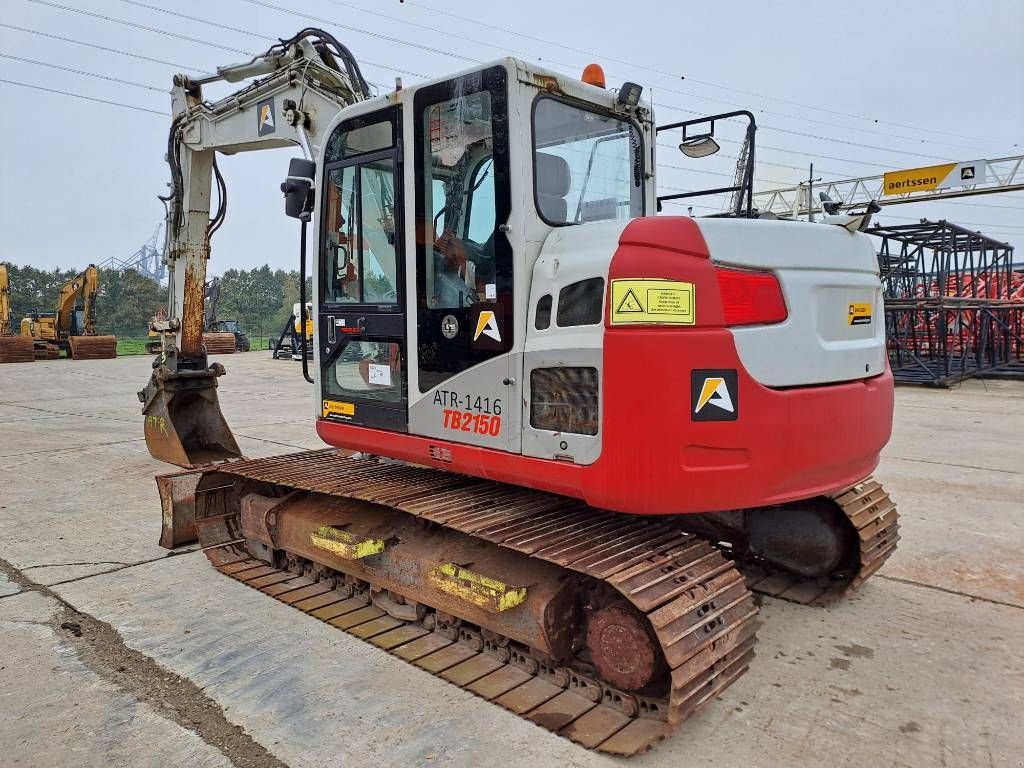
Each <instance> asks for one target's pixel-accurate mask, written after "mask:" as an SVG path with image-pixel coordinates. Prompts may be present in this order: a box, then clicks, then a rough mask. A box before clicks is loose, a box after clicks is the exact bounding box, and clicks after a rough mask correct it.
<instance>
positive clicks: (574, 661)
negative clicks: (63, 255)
mask: <svg viewBox="0 0 1024 768" xmlns="http://www.w3.org/2000/svg"><path fill="white" fill-rule="evenodd" d="M217 81H225V82H228V83H237V82H242V81H247V82H246V84H245V85H244V86H243V87H241V89H240V90H238V91H237V92H236V93H233V94H231V95H230V96H228V97H225V98H223V99H220V100H217V101H207V100H206V99H205V98H204V95H203V87H204V86H205V85H206V84H208V83H212V82H217ZM172 113H173V118H172V122H171V127H170V132H169V136H168V145H167V158H168V161H169V164H170V172H171V178H172V185H171V193H170V197H169V199H168V201H167V202H168V226H167V232H168V238H169V239H168V247H167V250H166V253H167V254H168V267H169V269H170V273H171V285H172V302H171V312H170V315H169V319H168V320H166V321H163V322H162V323H161V324H160V326H161V327H160V328H159V329H158V330H161V331H162V332H166V333H168V334H173V342H174V343H172V344H169V345H168V346H167V348H166V349H165V350H164V351H163V353H162V354H161V356H160V358H158V359H157V360H155V361H154V368H153V372H152V375H151V378H150V381H149V382H148V384H147V385H146V387H145V388H144V389H143V390H142V391H141V392H140V393H139V398H140V401H141V402H142V405H143V414H144V430H145V436H146V442H147V446H148V448H149V451H150V453H151V455H152V456H153V457H155V458H157V459H160V460H163V461H166V462H169V463H172V464H176V465H178V466H179V467H182V468H185V469H186V471H185V472H176V473H174V474H169V475H163V476H161V477H158V478H157V483H158V487H159V489H160V492H161V501H162V505H163V511H164V520H165V528H166V527H167V526H169V525H170V526H172V527H173V526H180V527H182V528H184V527H186V526H190V527H193V528H194V531H195V534H196V535H197V536H198V540H199V542H200V544H201V546H202V548H203V550H204V552H205V553H206V556H207V557H208V559H209V560H210V562H211V564H212V565H213V566H214V568H215V569H216V571H217V572H219V573H220V574H221V575H222V576H228V577H230V578H232V579H234V580H236V581H238V582H240V583H242V584H244V585H246V586H248V587H251V588H253V589H257V590H259V591H261V592H263V593H264V594H265V595H267V596H270V597H273V598H276V599H277V600H279V601H282V602H284V603H285V604H288V605H290V606H292V607H294V608H296V609H297V610H298V611H300V612H302V613H305V614H307V615H308V616H311V617H313V618H315V619H319V620H321V621H324V622H326V623H328V624H330V625H331V626H333V627H336V628H338V629H340V630H342V631H345V632H347V633H349V634H350V635H352V636H353V637H355V638H359V639H361V640H364V641H366V642H368V643H371V644H372V645H374V646H376V647H378V648H380V649H382V650H384V651H386V652H388V653H390V654H393V655H394V656H396V657H398V658H399V659H402V660H404V661H407V662H408V663H410V664H411V665H414V666H416V667H417V668H419V669H420V670H423V671H426V672H428V673H430V674H433V675H436V676H438V677H440V678H442V679H444V680H446V681H448V682H450V683H452V684H455V685H458V686H460V687H462V688H464V689H465V690H468V691H470V692H472V693H475V694H477V695H478V696H479V697H481V698H482V699H484V700H487V701H490V702H494V703H495V704H497V705H499V706H502V707H504V708H505V709H507V710H509V711H511V712H512V713H515V714H516V715H519V716H521V717H523V718H526V719H529V720H531V721H533V722H534V723H536V724H538V725H540V726H542V727H544V728H546V729H548V730H550V731H552V732H554V733H556V734H558V735H560V736H563V737H565V738H568V739H571V740H573V741H575V742H577V743H578V744H580V745H582V746H583V747H585V748H591V749H596V750H599V751H602V752H606V753H611V754H617V755H633V754H636V753H639V752H642V751H644V750H646V749H648V748H650V747H651V746H652V745H654V744H655V743H657V742H658V741H659V740H661V739H664V738H665V737H666V736H668V735H669V734H670V733H671V732H672V731H673V729H674V728H675V727H676V726H678V725H679V723H681V722H682V721H683V720H685V719H686V718H688V717H690V716H691V715H692V714H693V713H695V712H697V711H699V710H700V709H701V708H702V707H704V706H705V705H707V704H708V703H709V702H711V701H713V700H714V698H715V697H716V696H717V695H718V694H719V693H720V692H722V691H723V690H724V689H725V688H726V687H727V686H729V685H730V684H731V683H733V682H734V681H735V680H737V679H738V678H739V677H740V676H741V675H742V674H743V673H744V672H745V671H746V669H747V668H748V666H749V664H750V663H751V660H752V658H753V655H754V645H755V632H756V627H757V613H758V608H757V603H756V602H755V598H754V595H755V593H760V594H764V595H772V596H776V597H779V598H782V599H786V600H791V601H794V602H797V603H801V604H807V605H821V604H828V603H832V602H834V601H836V600H841V599H843V598H844V597H845V596H846V595H848V594H849V593H851V592H852V591H854V590H856V589H857V588H858V587H860V586H861V584H863V583H864V581H865V580H866V579H867V578H868V577H869V576H870V575H871V574H872V573H874V572H875V571H877V570H878V568H879V567H880V566H881V565H882V564H883V563H884V562H885V561H886V559H887V558H888V557H889V555H890V554H891V553H892V552H893V550H894V549H895V547H896V545H897V541H898V539H899V524H898V519H897V511H896V507H895V504H894V503H893V501H892V500H891V499H890V497H889V495H888V494H887V493H886V491H885V490H884V489H883V488H882V486H881V485H880V484H879V483H878V482H877V481H875V480H873V479H872V478H871V473H872V471H873V470H874V468H875V467H876V465H877V463H878V460H879V452H880V450H881V449H882V447H883V446H884V445H885V444H886V442H887V441H888V439H889V436H890V431H891V425H892V413H893V379H892V375H891V372H890V371H889V368H888V363H887V360H886V354H885V336H884V329H883V322H882V317H881V315H882V312H881V308H882V305H881V301H882V295H881V289H880V283H879V277H878V272H877V264H876V259H875V254H874V249H873V247H872V245H871V242H870V241H869V239H868V237H867V236H865V235H863V234H861V232H860V231H859V230H861V229H863V228H864V227H865V226H866V223H867V221H868V220H869V219H870V215H871V214H870V212H867V211H865V212H863V213H861V214H851V215H847V216H834V217H826V218H825V219H824V220H821V221H819V222H816V223H808V222H797V221H785V220H777V219H774V218H770V219H769V218H765V217H761V216H759V215H758V214H757V212H756V211H754V210H752V208H751V203H750V196H751V192H752V182H753V154H754V146H753V142H752V141H751V142H749V146H748V148H747V154H748V160H747V165H746V168H745V170H744V171H743V173H742V174H740V175H739V183H738V184H737V185H735V187H736V188H738V189H739V190H740V191H741V193H742V194H740V195H739V202H738V203H737V205H736V207H735V209H730V211H728V212H726V213H727V215H723V216H712V217H702V218H692V217H689V216H669V215H658V212H659V210H660V208H661V207H662V204H663V203H666V202H670V201H671V200H672V199H673V198H675V197H680V196H682V195H662V196H660V197H659V195H658V191H657V187H656V175H655V160H656V156H655V151H656V146H658V142H657V140H656V138H657V137H658V135H659V134H661V135H663V136H664V135H667V136H675V137H678V138H679V139H680V140H681V141H680V149H681V151H682V152H683V154H685V155H687V156H688V157H700V156H702V155H706V154H709V153H710V152H712V151H714V148H715V146H717V141H716V139H715V130H716V125H718V126H720V125H721V124H722V123H723V121H725V120H733V119H739V120H742V119H747V120H749V123H750V128H749V134H750V135H751V136H752V135H753V128H754V125H753V115H750V113H742V114H740V113H733V114H730V115H720V116H715V117H712V118H707V119H704V120H703V121H687V122H686V123H674V124H669V125H663V126H657V125H656V124H655V121H654V114H653V111H652V109H651V105H650V104H649V103H646V102H645V101H644V100H643V89H642V87H641V86H640V85H638V84H635V83H631V82H626V83H623V84H622V85H621V86H620V87H619V88H617V89H615V88H608V87H606V83H605V81H604V75H603V72H602V71H601V69H600V68H599V67H597V66H594V65H591V66H589V67H588V68H587V70H585V72H584V75H583V78H582V79H577V78H576V77H569V76H566V75H563V74H559V73H556V72H552V71H548V70H546V69H543V68H541V67H538V66H536V65H534V64H533V63H526V62H523V61H519V60H516V59H512V58H507V59H502V60H499V61H496V62H493V63H489V64H486V65H481V66H475V67H472V68H469V69H466V70H464V71H462V72H458V73H456V74H453V75H450V76H446V77H441V78H437V79H433V80H429V81H426V82H423V83H419V84H417V85H415V86H412V87H404V86H403V85H402V83H401V81H396V83H395V87H394V89H393V90H388V92H386V93H383V94H380V95H374V94H373V93H372V92H371V90H370V88H369V86H368V84H367V82H366V81H365V79H364V78H363V75H362V74H361V72H360V69H359V66H358V63H357V62H356V60H355V59H354V57H353V56H352V54H351V52H350V51H349V50H348V49H347V48H346V47H345V46H344V45H343V44H341V43H340V42H339V41H338V40H337V39H335V38H334V37H333V36H332V35H330V34H329V33H328V32H325V31H323V30H319V29H313V28H309V29H304V30H302V31H300V32H299V33H298V34H296V35H295V36H293V37H291V38H287V39H282V40H281V41H280V43H279V44H276V45H274V46H272V47H271V48H270V49H269V50H268V51H266V53H264V54H262V55H259V56H256V57H254V58H253V59H252V60H250V61H248V62H245V63H243V64H238V65H232V66H228V67H222V68H219V69H218V70H217V73H216V74H213V75H210V76H208V77H203V78H196V79H194V78H191V77H189V76H186V75H178V76H176V77H175V79H174V87H173V90H172ZM283 146H297V147H299V148H300V149H301V153H302V156H301V157H296V158H294V159H292V160H291V161H290V164H289V169H288V174H287V177H286V179H285V181H284V183H283V184H282V187H281V188H282V191H283V193H284V200H285V212H286V214H287V215H289V216H291V217H292V218H295V219H297V220H298V222H299V227H298V229H299V231H300V242H299V276H300V277H299V281H300V315H302V316H303V317H301V318H300V323H301V324H304V323H305V304H306V296H305V280H304V275H305V274H306V260H307V242H306V241H307V227H308V225H309V223H310V222H312V223H313V229H314V231H315V236H314V242H315V246H314V251H313V253H314V257H313V267H312V279H313V296H312V297H311V300H312V304H313V315H314V318H315V332H314V343H313V359H312V360H311V361H309V362H308V363H307V361H305V360H303V374H304V376H306V378H307V380H309V381H310V382H311V383H312V384H313V388H314V390H315V399H313V402H314V403H315V410H314V412H313V413H312V414H311V416H312V417H313V418H314V420H315V429H316V432H317V434H318V435H319V436H320V438H321V439H322V440H323V441H324V443H326V444H327V446H328V447H327V448H324V449H318V450H311V451H302V452H299V453H293V454H288V455H283V456H276V457H270V458H257V459H246V458H244V457H243V456H242V455H241V451H240V450H239V447H238V445H237V443H236V442H235V439H234V437H233V435H232V433H231V430H230V428H229V427H228V425H227V422H226V421H225V419H224V417H223V415H222V413H221V411H220V406H219V402H218V397H217V385H218V380H219V379H220V377H222V376H223V375H224V374H225V372H226V371H225V369H224V366H223V365H221V364H220V363H213V364H209V362H208V360H207V357H206V351H205V349H204V347H203V345H202V309H203V305H202V295H203V293H202V287H203V282H204V279H205V267H206V262H207V259H208V258H209V256H210V235H211V234H212V233H213V232H214V231H216V227H217V226H218V225H219V222H220V221H221V220H222V217H223V211H224V206H225V205H226V186H225V185H224V183H223V181H222V179H221V175H220V173H219V171H218V169H217V163H216V153H218V152H221V153H228V154H230V153H235V152H244V151H252V150H259V149H264V148H275V147H283ZM214 182H215V183H216V185H217V189H218V196H219V199H220V203H219V204H218V206H217V209H216V212H215V213H214V215H213V216H210V210H209V209H210V199H211V195H210V187H211V184H212V183H214ZM723 191H725V192H728V191H735V190H734V189H733V188H725V189H724V190H723V189H716V190H712V191H711V192H715V193H721V192H723ZM683 194H689V193H683ZM172 533H177V531H172ZM170 538H175V537H173V536H172V537H170ZM179 540H180V539H179ZM210 588H211V589H212V590H214V591H215V592H216V593H217V595H218V598H217V599H221V600H225V601H227V600H230V599H232V598H231V595H232V594H233V593H231V592H229V591H224V590H222V589H221V588H220V586H219V582H217V581H215V580H211V583H210ZM865 599H869V600H870V595H866V597H865ZM296 663H301V662H296Z"/></svg>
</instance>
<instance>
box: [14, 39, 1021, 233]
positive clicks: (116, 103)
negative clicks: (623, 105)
mask: <svg viewBox="0 0 1024 768" xmlns="http://www.w3.org/2000/svg"><path fill="white" fill-rule="evenodd" d="M0 55H4V54H0ZM7 58H18V57H7ZM61 69H64V68H63V67H61ZM78 74H85V75H90V76H98V77H103V76H102V75H96V74H95V73H92V72H78ZM0 83H4V84H7V85H16V86H20V87H22V88H28V89H31V90H35V91H43V92H46V93H53V94H58V95H60V96H69V97H71V98H75V99H82V100H84V101H91V102H95V103H98V104H106V105H109V106H114V107H122V108H124V109H132V110H135V111H137V112H147V113H149V114H153V115H160V116H161V117H169V116H170V115H169V114H168V113H167V112H160V111H159V110H155V109H149V108H147V107H140V106H138V105H136V104H125V103H124V102H120V101H111V100H109V99H100V98H96V97H95V96H86V95H85V94H82V93H74V92H72V91H62V90H58V89H56V88H45V87H43V86H41V85H35V84H33V83H23V82H19V81H17V80H7V79H3V78H0ZM143 87H147V86H143ZM669 167H677V166H669ZM683 170H697V169H683ZM698 172H704V173H712V172H710V171H698ZM715 175H719V174H717V173H715ZM721 175H728V174H721ZM772 183H780V182H772ZM660 186H661V187H662V188H664V189H671V190H678V191H682V192H691V191H694V190H688V189H683V188H681V187H674V186H669V185H660ZM665 202H666V203H668V204H670V205H687V207H692V208H701V209H704V210H711V211H718V210H720V209H718V208H715V207H714V206H709V205H699V204H695V203H684V202H683V201H681V200H666V201H665ZM986 207H995V206H986ZM1002 207H1006V206H1002ZM879 215H881V216H889V217H890V218H894V219H901V220H905V221H918V220H919V217H918V218H915V217H913V216H897V215H894V214H890V213H888V212H885V213H881V214H879ZM958 223H959V224H961V225H964V226H972V227H983V228H992V227H995V228H996V229H986V231H987V232H989V233H990V234H1000V235H1011V236H1012V235H1021V234H1024V232H1016V231H1015V232H1005V231H1003V230H1002V229H999V228H1002V227H1005V228H1012V229H1021V230H1024V226H1019V225H1014V224H995V223H991V222H990V223H983V222H977V221H960V222H958Z"/></svg>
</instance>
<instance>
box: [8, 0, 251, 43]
mask: <svg viewBox="0 0 1024 768" xmlns="http://www.w3.org/2000/svg"><path fill="white" fill-rule="evenodd" d="M28 2H30V3H35V4H36V5H45V6H47V7H49V8H56V9H57V10H60V11H67V12H69V13H77V14H80V15H82V16H89V17H90V18H94V19H100V20H102V21H109V22H111V23H113V24H122V25H124V26H126V27H133V28H134V29H141V30H144V31H146V32H154V33H156V34H158V35H165V36H167V37H173V38H176V39H178V40H184V41H186V42H189V43H199V44H200V45H208V46H210V47H211V48H218V49H220V50H222V51H228V52H229V53H240V54H243V55H245V56H251V55H252V53H251V52H250V51H243V50H242V49H241V48H232V47H231V46H228V45H221V44H220V43H211V42H210V41H209V40H200V39H199V38H197V37H189V36H188V35H182V34H179V33H178V32H171V31H169V30H166V29H157V28H156V27H147V26H146V25H145V24H137V23H136V22H134V21H127V20H126V19H118V18H115V17H113V16H104V15H103V14H102V13H93V12H92V11H85V10H82V9H81V8H71V7H69V6H67V5H60V4H59V3H51V2H49V0H28Z"/></svg>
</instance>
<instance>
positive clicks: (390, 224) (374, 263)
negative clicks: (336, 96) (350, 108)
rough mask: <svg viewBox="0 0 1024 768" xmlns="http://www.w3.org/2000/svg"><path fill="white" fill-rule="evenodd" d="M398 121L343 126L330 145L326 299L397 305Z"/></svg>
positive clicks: (325, 228) (391, 118)
mask: <svg viewBox="0 0 1024 768" xmlns="http://www.w3.org/2000/svg"><path fill="white" fill-rule="evenodd" d="M394 126H395V119H394V116H393V115H392V114H390V113H389V117H388V118H387V119H384V120H382V119H381V117H380V115H379V114H378V115H374V116H373V117H372V118H368V117H364V118H355V119H353V120H349V121H346V122H344V123H342V124H341V125H340V126H339V127H338V129H336V130H335V131H334V133H333V134H332V135H331V137H330V139H329V140H328V143H327V150H326V156H327V161H328V167H327V168H326V169H325V170H326V173H325V177H326V178H325V183H324V197H323V200H324V204H323V242H322V248H323V251H322V252H323V261H322V264H323V266H322V269H323V272H322V273H321V285H322V290H321V294H322V300H323V302H324V303H326V304H375V305H378V306H381V305H397V304H398V303H399V296H398V286H399V282H400V276H399V268H398V263H399V259H398V248H399V245H400V244H399V243H398V234H397V232H396V225H395V215H396V198H395V177H396V175H397V171H396V158H395V152H394V149H393V148H392V143H393V140H394V138H395V128H394Z"/></svg>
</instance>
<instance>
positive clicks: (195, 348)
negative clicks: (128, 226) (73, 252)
mask: <svg viewBox="0 0 1024 768" xmlns="http://www.w3.org/2000/svg"><path fill="white" fill-rule="evenodd" d="M254 76H255V77H257V78H258V79H256V80H255V81H253V82H252V83H250V84H249V85H247V86H246V87H244V88H242V89H241V90H239V91H237V92H236V93H233V94H231V95H230V96H227V97H225V98H223V99H220V100H219V101H215V102H212V103H211V102H208V101H206V100H205V99H204V98H203V91H202V87H203V85H205V84H208V83H211V82H215V81H219V80H222V81H226V82H239V81H241V80H245V79H248V78H251V77H254ZM260 76H262V77H260ZM369 95H370V93H369V88H368V86H367V84H366V81H365V80H364V79H363V77H362V74H361V73H360V71H359V67H358V65H357V64H356V62H355V60H354V59H353V58H352V55H351V54H350V53H349V51H348V49H347V48H345V46H343V45H341V44H340V43H339V42H338V41H337V40H335V38H334V37H333V36H331V35H330V34H328V33H326V32H323V31H321V30H316V29H304V30H301V31H300V32H299V33H298V34H296V35H294V36H293V37H291V38H289V39H287V40H282V42H281V43H280V44H277V45H274V46H272V47H271V48H270V49H269V50H267V51H266V52H265V53H264V54H262V55H260V56H256V57H254V58H253V59H252V60H251V61H249V62H246V63H244V64H240V65H235V66H229V67H220V68H218V72H217V74H216V75H213V76H211V77H207V78H203V79H200V80H194V79H191V78H189V77H187V76H185V75H178V76H176V77H175V78H174V87H173V89H172V91H171V106H172V113H173V118H172V121H171V127H170V132H169V135H168V144H167V160H168V163H169V165H170V169H171V192H170V195H169V197H168V198H167V199H166V202H167V227H166V247H165V249H164V254H165V257H164V258H165V260H166V262H167V267H168V276H169V295H168V319H167V320H164V321H161V322H159V323H154V326H153V330H155V331H157V332H159V333H161V334H163V335H164V336H165V338H166V340H167V341H168V342H169V343H166V344H165V345H164V346H163V348H162V349H161V352H160V355H159V356H158V358H157V359H156V360H155V361H154V364H153V365H154V370H153V374H152V376H151V378H150V381H149V383H148V384H147V385H146V387H145V388H144V389H143V390H142V391H140V392H139V400H140V402H141V403H142V404H143V413H144V414H145V435H146V445H147V447H148V448H149V452H150V453H151V454H152V455H153V456H154V457H155V458H158V459H160V460H162V461H167V462H170V463H173V464H177V465H179V466H182V467H186V468H187V467H193V466H198V465H202V464H205V463H208V462H211V461H217V460H221V459H228V458H234V457H237V456H239V455H240V451H239V449H238V444H237V443H236V442H235V438H234V436H233V435H232V433H231V429H230V428H229V427H228V425H227V422H226V421H225V420H224V417H223V415H222V414H221V411H220V404H219V402H218V399H217V389H216V387H217V379H218V377H220V376H222V375H223V374H224V373H225V369H224V367H223V366H222V365H220V364H219V363H214V364H212V365H211V364H209V362H208V360H207V350H206V348H205V346H204V344H203V330H204V314H205V308H204V296H205V287H206V262H207V260H208V259H209V257H210V239H211V237H212V235H213V234H214V233H215V232H216V231H217V229H218V228H219V227H220V225H221V223H222V222H223V220H224V215H225V212H226V208H227V188H226V186H225V184H224V180H223V177H222V176H221V174H220V171H219V169H218V168H217V161H216V153H217V152H223V153H227V154H234V153H236V152H248V151H253V150H259V149H272V148H277V147H285V146H295V145H298V146H300V147H301V148H302V150H303V152H304V153H305V154H306V156H307V159H310V160H312V158H313V156H314V153H316V152H318V151H319V149H320V145H321V143H322V142H323V141H324V139H325V136H324V131H325V130H326V128H327V125H328V124H329V123H330V122H331V120H332V118H333V117H334V116H335V115H336V114H337V113H338V112H339V111H340V110H341V109H343V108H344V107H345V106H347V105H349V104H353V103H355V102H357V101H359V100H361V99H365V98H367V97H368V96H369ZM214 183H215V184H216V188H217V193H218V198H219V204H218V207H217V210H216V211H215V212H214V214H213V216H211V215H210V197H211V195H210V192H211V186H212V184H214Z"/></svg>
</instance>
